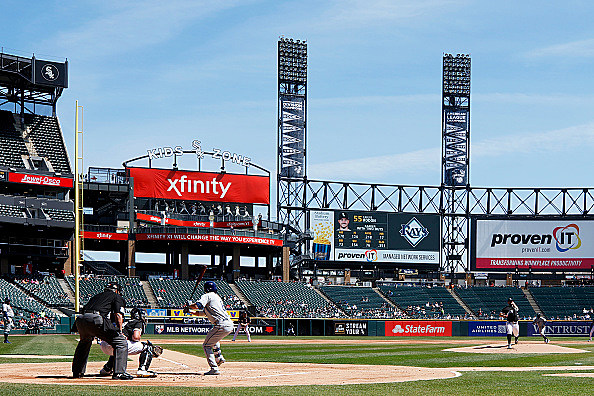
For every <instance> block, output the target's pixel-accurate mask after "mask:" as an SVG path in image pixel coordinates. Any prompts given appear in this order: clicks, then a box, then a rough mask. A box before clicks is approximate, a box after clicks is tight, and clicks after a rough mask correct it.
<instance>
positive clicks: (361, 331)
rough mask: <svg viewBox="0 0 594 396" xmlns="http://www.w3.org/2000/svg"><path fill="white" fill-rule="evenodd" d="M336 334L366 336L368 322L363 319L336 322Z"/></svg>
mask: <svg viewBox="0 0 594 396" xmlns="http://www.w3.org/2000/svg"><path fill="white" fill-rule="evenodd" d="M334 335H346V336H366V335H367V322H366V321H363V320H362V321H356V322H335V323H334Z"/></svg>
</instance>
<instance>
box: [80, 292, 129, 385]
mask: <svg viewBox="0 0 594 396" xmlns="http://www.w3.org/2000/svg"><path fill="white" fill-rule="evenodd" d="M125 305H126V303H125V301H124V299H123V298H122V296H120V285H118V284H117V283H115V282H110V283H108V284H107V286H105V290H104V291H103V292H102V293H99V294H97V295H96V296H94V297H92V298H91V299H90V300H89V302H88V303H87V304H86V305H85V306H84V307H83V309H82V312H81V314H80V315H78V316H77V318H76V322H75V325H76V328H77V329H78V333H79V334H80V341H79V342H78V345H77V347H76V351H75V352H74V359H72V374H73V375H74V378H82V377H83V376H84V374H85V370H86V368H87V360H88V359H89V351H90V350H91V345H92V344H93V339H94V338H95V337H97V338H100V339H101V340H103V341H105V342H107V343H108V344H109V345H111V346H112V347H113V355H114V360H115V367H114V374H113V376H112V378H113V379H118V380H131V379H133V378H134V377H133V376H132V375H130V374H128V373H127V372H126V366H127V364H128V342H127V341H126V337H124V335H123V334H122V324H123V323H124V315H123V313H124V306H125ZM110 316H112V318H113V320H114V321H115V324H114V323H112V321H111V319H112V318H110Z"/></svg>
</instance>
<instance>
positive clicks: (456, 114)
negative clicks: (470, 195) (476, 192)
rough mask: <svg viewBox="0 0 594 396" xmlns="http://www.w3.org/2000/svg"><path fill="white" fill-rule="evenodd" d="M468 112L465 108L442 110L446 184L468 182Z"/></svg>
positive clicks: (464, 183) (455, 184)
mask: <svg viewBox="0 0 594 396" xmlns="http://www.w3.org/2000/svg"><path fill="white" fill-rule="evenodd" d="M469 118H470V112H469V111H468V110H466V109H446V110H445V111H444V121H445V131H444V156H445V172H444V175H443V176H444V183H445V184H446V185H447V186H464V185H466V184H467V183H468V174H467V169H468V164H467V158H466V155H467V152H468V131H469V125H470V123H469Z"/></svg>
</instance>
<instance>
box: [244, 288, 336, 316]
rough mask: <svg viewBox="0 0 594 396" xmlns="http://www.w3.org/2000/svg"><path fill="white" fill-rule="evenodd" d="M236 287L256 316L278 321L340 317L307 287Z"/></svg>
mask: <svg viewBox="0 0 594 396" xmlns="http://www.w3.org/2000/svg"><path fill="white" fill-rule="evenodd" d="M236 285H237V287H239V289H240V290H241V291H242V292H243V294H244V295H245V297H246V298H247V299H248V300H249V301H250V303H251V304H253V305H254V306H255V307H256V315H259V316H265V317H279V318H328V317H341V316H344V315H343V314H341V312H340V311H339V310H338V309H337V308H336V307H335V306H333V305H332V304H330V303H328V301H326V300H325V299H324V298H323V297H322V296H321V295H319V294H318V293H317V292H316V291H315V290H314V289H313V288H312V287H310V286H309V285H308V284H305V283H301V282H291V283H283V282H273V281H262V282H259V281H249V280H238V281H237V282H236Z"/></svg>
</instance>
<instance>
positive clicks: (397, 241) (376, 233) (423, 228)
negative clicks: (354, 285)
mask: <svg viewBox="0 0 594 396" xmlns="http://www.w3.org/2000/svg"><path fill="white" fill-rule="evenodd" d="M310 228H311V230H312V231H313V233H314V240H313V246H312V251H313V253H314V258H315V259H317V260H335V261H356V262H394V263H410V264H415V263H417V264H418V263H422V264H436V265H438V264H439V247H440V240H441V233H440V231H441V230H440V219H439V215H436V214H423V213H413V214H407V213H388V212H365V211H321V210H320V211H318V210H312V211H310Z"/></svg>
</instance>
